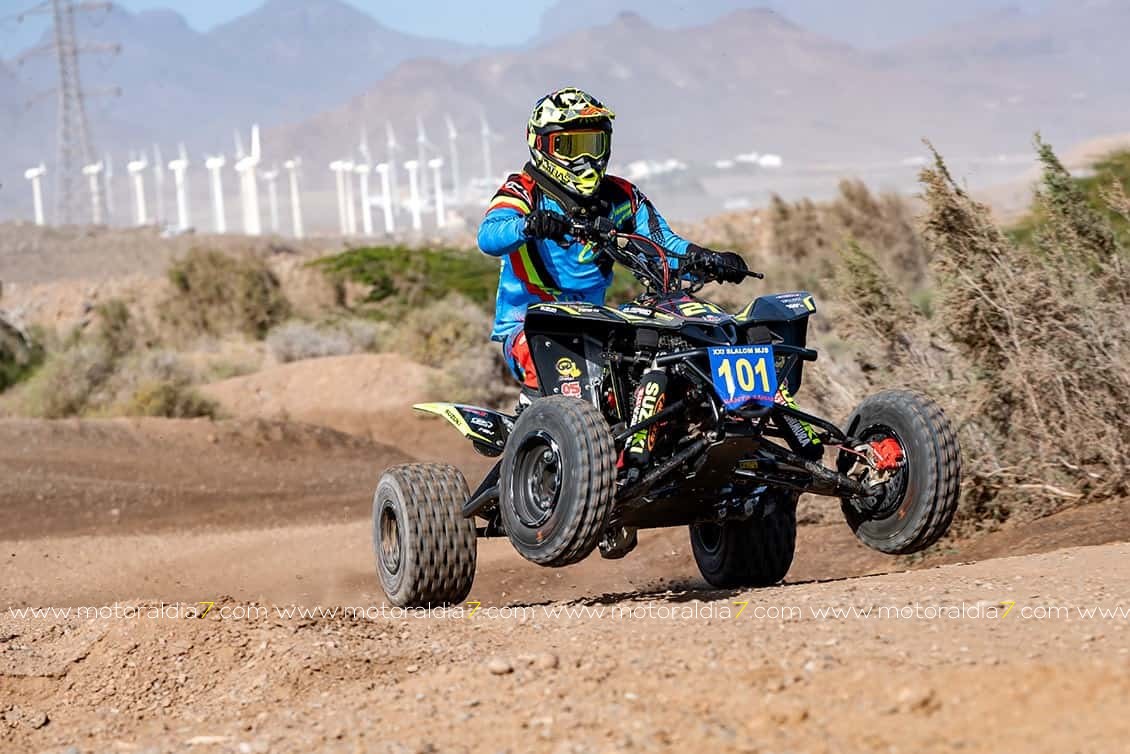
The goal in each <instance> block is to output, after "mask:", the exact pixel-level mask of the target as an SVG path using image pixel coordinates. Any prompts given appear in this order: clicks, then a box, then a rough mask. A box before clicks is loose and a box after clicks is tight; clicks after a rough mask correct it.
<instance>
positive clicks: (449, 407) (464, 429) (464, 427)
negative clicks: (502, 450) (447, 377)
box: [412, 403, 495, 446]
mask: <svg viewBox="0 0 1130 754" xmlns="http://www.w3.org/2000/svg"><path fill="white" fill-rule="evenodd" d="M412 408H414V409H416V410H417V411H422V412H423V413H425V414H435V415H436V416H442V417H443V418H444V419H447V421H449V422H450V423H451V425H452V426H453V427H455V428H456V429H457V430H459V433H460V434H462V435H463V436H464V437H466V438H467V439H468V440H472V441H475V442H481V443H484V444H486V445H489V446H494V445H495V440H494V439H491V438H489V437H484V436H483V435H482V434H480V433H479V432H476V431H475V430H474V429H473V428H472V427H471V425H470V424H469V423H468V422H467V419H466V418H464V416H463V413H462V412H461V411H460V410H459V406H457V405H456V404H454V403H417V404H416V405H414V406H413V407H412ZM491 413H494V412H491Z"/></svg>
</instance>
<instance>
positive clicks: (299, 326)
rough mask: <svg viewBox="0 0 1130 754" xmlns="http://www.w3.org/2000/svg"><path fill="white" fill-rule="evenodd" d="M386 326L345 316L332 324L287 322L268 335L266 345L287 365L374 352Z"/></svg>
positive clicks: (378, 345) (380, 341)
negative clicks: (345, 318)
mask: <svg viewBox="0 0 1130 754" xmlns="http://www.w3.org/2000/svg"><path fill="white" fill-rule="evenodd" d="M387 331H388V327H387V326H386V325H384V324H383V323H378V322H373V321H371V320H364V319H347V320H343V321H340V322H335V323H332V324H324V325H315V324H313V323H310V322H299V321H291V322H286V323H284V324H282V325H280V326H278V327H276V328H275V329H273V330H271V332H270V333H268V334H267V339H266V341H267V347H268V348H269V349H270V350H271V353H272V354H273V355H274V357H275V359H276V360H277V361H279V362H280V363H283V364H286V363H289V362H292V361H300V360H302V359H317V358H322V357H324V356H344V355H346V354H351V353H373V352H376V351H378V350H380V345H381V343H382V342H383V341H384V340H385V337H386V333H387Z"/></svg>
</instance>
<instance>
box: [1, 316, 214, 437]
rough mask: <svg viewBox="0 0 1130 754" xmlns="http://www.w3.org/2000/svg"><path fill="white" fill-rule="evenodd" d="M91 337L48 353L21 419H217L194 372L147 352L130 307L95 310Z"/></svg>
mask: <svg viewBox="0 0 1130 754" xmlns="http://www.w3.org/2000/svg"><path fill="white" fill-rule="evenodd" d="M96 313H97V318H96V324H95V326H94V327H93V328H92V329H91V331H90V332H89V333H86V334H83V333H81V332H76V333H74V334H73V335H72V336H71V337H70V338H68V339H67V340H66V341H65V342H64V343H63V344H62V345H61V347H60V348H59V349H58V350H56V351H54V352H52V353H51V354H50V355H49V356H48V358H47V360H46V363H45V364H44V365H43V368H42V369H40V370H39V371H38V372H37V373H36V374H35V376H34V377H33V378H32V379H31V380H29V382H28V384H27V385H26V386H25V389H24V390H23V392H22V394H21V395H20V397H19V401H18V403H19V407H20V409H21V411H20V412H21V413H23V414H25V415H30V416H37V417H42V418H47V419H59V418H63V417H67V416H84V415H94V416H121V415H127V416H169V417H176V418H180V417H188V416H215V415H216V406H215V404H213V403H211V402H210V401H208V400H206V399H205V398H203V397H202V396H200V395H199V394H197V393H196V392H195V391H194V390H193V389H192V384H193V383H194V382H195V381H196V374H195V372H194V371H193V370H192V369H191V368H190V367H189V366H187V364H185V362H184V361H183V359H182V358H181V357H180V356H179V355H177V354H175V353H173V352H170V351H161V350H151V349H149V348H148V347H146V346H145V344H144V342H143V341H142V340H141V339H140V337H139V325H138V324H137V323H136V322H135V321H134V319H133V317H132V316H131V315H130V311H129V307H128V306H127V305H126V304H125V303H124V302H122V301H120V300H118V299H111V300H109V301H107V302H106V303H104V304H102V305H101V306H99V307H98V309H97V311H96Z"/></svg>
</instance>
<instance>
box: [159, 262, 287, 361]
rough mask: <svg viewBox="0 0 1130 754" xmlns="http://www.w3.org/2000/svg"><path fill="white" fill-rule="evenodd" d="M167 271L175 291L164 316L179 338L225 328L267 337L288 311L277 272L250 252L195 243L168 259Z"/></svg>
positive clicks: (211, 332)
mask: <svg viewBox="0 0 1130 754" xmlns="http://www.w3.org/2000/svg"><path fill="white" fill-rule="evenodd" d="M168 276H169V282H170V283H171V284H172V291H171V292H170V294H169V296H168V298H167V299H166V300H165V302H164V303H163V304H162V306H161V319H162V322H163V324H164V325H165V326H166V327H167V328H168V329H169V331H170V335H171V336H172V337H173V338H174V339H176V340H181V341H184V340H186V339H192V338H197V337H199V336H201V335H222V334H225V333H241V334H243V335H246V336H248V337H252V338H263V337H264V336H266V334H267V332H268V331H269V330H270V329H271V328H272V327H274V326H275V325H277V324H279V323H280V322H282V321H283V320H285V319H286V318H287V316H288V315H289V313H290V304H289V302H288V301H287V299H286V297H285V296H284V295H283V291H282V287H281V285H280V284H279V281H278V278H277V277H276V276H275V274H274V273H273V272H271V269H270V268H269V267H268V266H267V263H266V262H265V261H264V260H263V259H261V258H260V257H257V256H253V255H251V254H244V255H242V256H228V255H226V254H223V253H221V252H219V251H214V250H209V249H200V248H197V249H193V250H192V251H190V252H189V253H188V254H187V255H186V256H184V257H183V258H181V259H178V260H177V261H175V262H173V264H172V265H170V267H169V271H168Z"/></svg>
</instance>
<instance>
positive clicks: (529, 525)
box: [499, 396, 616, 567]
mask: <svg viewBox="0 0 1130 754" xmlns="http://www.w3.org/2000/svg"><path fill="white" fill-rule="evenodd" d="M501 478H502V480H503V481H502V485H501V490H500V500H499V508H500V512H501V514H502V523H503V526H504V527H505V529H506V534H507V536H508V537H509V538H510V542H511V544H513V545H514V549H516V550H517V551H518V552H519V554H521V555H522V557H524V558H526V559H527V560H529V561H531V562H533V563H537V564H538V565H543V566H554V567H557V566H566V565H569V564H571V563H576V562H578V561H580V560H583V559H584V558H586V557H587V556H588V555H589V554H590V553H591V552H592V551H593V549H594V548H595V547H596V545H597V542H598V541H599V540H600V537H601V535H602V534H603V532H604V529H605V527H606V526H607V525H608V517H609V514H610V513H611V512H612V498H613V495H614V494H615V491H616V487H615V483H616V448H615V445H614V443H613V441H612V433H611V432H610V431H609V429H608V424H607V423H606V422H605V421H604V417H603V416H602V415H601V414H600V412H599V411H598V410H597V409H596V408H595V407H594V406H593V405H592V404H590V403H586V402H585V401H582V400H579V399H577V398H566V397H563V396H552V397H548V398H539V399H538V400H535V401H534V402H533V403H532V404H530V405H529V406H528V407H527V408H526V409H525V410H524V411H522V413H521V414H520V415H519V416H518V421H516V422H515V423H514V429H513V431H511V433H510V438H509V439H508V440H507V443H506V452H505V454H504V455H503V458H502V473H501Z"/></svg>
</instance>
